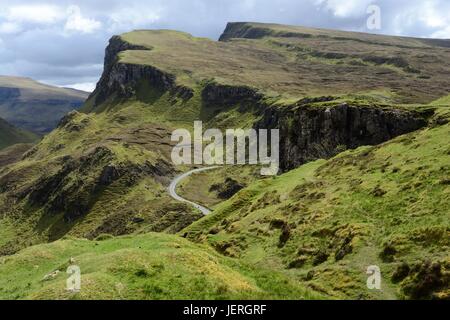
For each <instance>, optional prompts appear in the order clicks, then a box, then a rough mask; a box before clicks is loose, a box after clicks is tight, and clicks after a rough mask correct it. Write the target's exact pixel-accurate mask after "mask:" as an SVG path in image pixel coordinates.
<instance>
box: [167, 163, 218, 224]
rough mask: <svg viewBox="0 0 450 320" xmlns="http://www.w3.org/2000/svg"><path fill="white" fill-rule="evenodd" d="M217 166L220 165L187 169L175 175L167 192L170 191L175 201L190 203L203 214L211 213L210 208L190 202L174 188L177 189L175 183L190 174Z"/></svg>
mask: <svg viewBox="0 0 450 320" xmlns="http://www.w3.org/2000/svg"><path fill="white" fill-rule="evenodd" d="M217 168H220V167H219V166H215V167H207V168H199V169H194V170H191V171H189V172H186V173H183V174H182V175H179V176H178V177H176V178H175V179H173V180H172V182H171V183H170V186H169V193H170V196H171V197H172V198H174V199H175V200H177V201H181V202H185V203H189V204H190V205H191V206H193V207H194V208H196V209H198V210H200V211H201V212H202V213H203V214H204V215H205V216H206V215H208V214H210V213H211V210H209V209H208V208H206V207H204V206H202V205H200V204H198V203H195V202H192V201H189V200H187V199H184V198H182V197H180V196H179V195H178V194H177V192H176V190H177V185H178V184H179V183H180V182H181V181H182V180H183V179H184V178H187V177H189V176H190V175H191V174H194V173H198V172H203V171H207V170H212V169H217Z"/></svg>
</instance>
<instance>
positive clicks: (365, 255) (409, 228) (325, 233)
mask: <svg viewBox="0 0 450 320" xmlns="http://www.w3.org/2000/svg"><path fill="white" fill-rule="evenodd" d="M449 134H450V125H448V124H447V125H442V126H438V127H435V128H429V129H425V130H423V131H421V132H419V133H412V134H409V135H406V136H402V137H399V138H397V139H395V140H393V141H391V142H388V143H385V144H383V145H380V146H376V147H362V148H359V149H358V150H355V151H348V152H345V153H343V154H341V155H339V156H337V157H336V158H334V159H331V160H329V161H324V160H319V161H317V162H313V163H310V164H307V165H305V166H303V167H301V168H299V169H296V170H293V171H291V172H289V173H286V174H284V175H282V176H280V177H276V178H274V179H273V180H264V181H261V182H257V183H254V184H252V185H250V186H249V187H248V188H247V189H244V190H243V191H241V192H240V193H238V194H237V195H236V196H235V197H233V198H232V199H230V200H228V201H226V202H224V203H222V204H220V205H219V206H217V208H216V210H215V211H214V213H213V214H212V215H210V216H208V217H206V218H203V219H202V220H200V221H198V222H196V223H194V224H193V225H191V226H189V227H188V228H187V229H186V230H184V231H183V233H184V234H188V236H189V237H190V238H192V239H196V240H201V241H205V242H207V243H209V244H211V245H212V246H213V247H215V248H216V249H218V250H219V251H222V252H223V253H224V254H225V255H230V256H235V257H240V259H241V261H246V262H249V263H252V264H253V265H256V266H264V265H271V266H272V267H273V268H274V269H275V270H284V272H285V273H286V274H289V275H290V276H291V277H293V278H294V279H299V280H303V281H305V283H307V284H308V285H309V286H310V287H311V288H314V289H316V290H319V291H320V292H323V293H326V294H327V295H330V296H335V297H341V298H344V297H347V298H348V297H351V298H358V297H365V298H367V297H370V298H395V297H402V296H409V297H410V296H411V295H413V293H411V292H414V290H413V291H411V290H412V289H411V287H413V288H414V285H416V286H419V285H418V284H417V283H415V282H414V281H413V280H412V279H409V278H408V279H406V280H405V281H404V282H403V283H401V284H398V283H397V284H394V283H392V281H391V276H392V274H393V272H394V271H395V270H396V268H397V267H398V266H399V265H401V262H406V263H407V264H408V265H409V266H413V265H414V264H415V263H420V262H422V261H426V260H431V261H433V262H436V261H440V262H441V264H442V266H443V268H446V270H447V273H448V272H449V263H450V255H449V253H450V252H449V246H450V242H449V239H450V204H449V202H448V199H449V196H450V188H449V179H450V162H449V154H450V149H449V145H448V140H446V139H444V138H443V137H448V136H449ZM277 225H278V227H276V226H277ZM280 225H285V226H286V228H285V229H283V228H282V230H283V231H280ZM283 237H285V238H284V240H281V239H283ZM342 253H344V257H343V258H342V257H340V258H337V257H338V256H339V255H340V254H342ZM323 260H324V261H323ZM369 265H379V266H380V267H381V270H382V275H383V290H382V291H381V292H379V293H374V292H370V291H368V290H367V289H365V279H366V278H367V276H366V274H365V271H366V268H367V267H368V266H369ZM445 266H446V267H445ZM422 277H423V276H422ZM415 280H417V279H415ZM448 280H449V279H448V275H447V278H446V281H447V283H446V284H445V285H444V289H442V288H441V289H436V288H435V292H439V291H440V290H443V291H441V293H440V295H441V296H442V297H443V296H447V297H448V295H449V291H448V288H449V287H448V286H449V283H448ZM411 281H412V282H413V286H411V285H410V283H411ZM408 284H409V285H410V286H409V287H408ZM408 288H409V289H408ZM445 288H446V289H447V291H446V292H445ZM402 290H403V291H402ZM408 290H409V291H408ZM431 291H433V290H430V291H428V292H427V291H426V290H425V293H423V292H422V294H423V296H422V297H429V296H428V294H430V292H431ZM436 294H438V293H436Z"/></svg>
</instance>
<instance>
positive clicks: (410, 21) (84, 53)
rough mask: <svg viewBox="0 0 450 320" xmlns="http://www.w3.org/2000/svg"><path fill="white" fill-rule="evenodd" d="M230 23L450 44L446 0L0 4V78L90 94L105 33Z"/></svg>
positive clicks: (47, 0) (2, 0)
mask: <svg viewBox="0 0 450 320" xmlns="http://www.w3.org/2000/svg"><path fill="white" fill-rule="evenodd" d="M373 5H376V6H377V7H378V8H379V10H380V11H379V12H380V18H381V19H380V20H379V21H380V25H379V26H380V28H379V29H376V30H373V29H368V25H367V20H368V19H369V18H370V17H371V16H372V14H373V13H374V12H373V11H371V10H372V9H370V8H373ZM232 21H233V22H234V21H254V22H272V23H282V24H292V25H301V26H309V27H320V28H331V29H341V30H352V31H362V32H372V33H381V34H389V35H403V36H415V37H431V38H446V39H450V0H395V1H394V0H127V1H123V0H95V1H93V0H0V74H1V75H15V76H25V77H31V78H33V79H36V80H38V81H41V82H44V83H48V84H52V85H58V86H66V87H71V88H77V89H81V90H86V91H92V90H93V89H94V87H95V84H96V82H97V81H98V79H99V77H100V75H101V72H102V70H103V58H104V52H105V47H106V46H107V44H108V40H109V38H111V36H113V35H115V34H121V33H124V32H127V31H131V30H134V29H175V30H181V31H185V32H189V33H191V34H193V35H195V36H202V37H208V38H211V39H217V38H218V37H219V36H220V34H221V33H222V31H223V30H224V29H225V26H226V23H227V22H232Z"/></svg>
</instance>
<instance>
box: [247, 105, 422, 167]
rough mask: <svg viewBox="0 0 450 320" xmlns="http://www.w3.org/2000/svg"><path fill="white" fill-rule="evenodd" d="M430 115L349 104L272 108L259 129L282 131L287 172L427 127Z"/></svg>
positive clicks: (263, 118)
mask: <svg viewBox="0 0 450 320" xmlns="http://www.w3.org/2000/svg"><path fill="white" fill-rule="evenodd" d="M426 116H427V115H426V114H419V113H417V112H410V111H405V110H400V109H392V108H381V107H375V106H356V105H349V104H346V103H343V104H336V105H335V106H331V107H317V106H309V105H301V106H298V107H296V108H278V107H268V108H265V110H264V111H263V116H262V118H261V120H260V121H258V123H257V124H256V125H255V127H256V128H267V129H280V137H281V141H280V161H281V168H282V170H284V171H287V170H290V169H294V168H296V167H298V166H300V165H302V164H304V163H306V162H309V161H313V160H316V159H321V158H325V159H326V158H330V157H333V156H335V155H336V154H338V153H339V152H342V151H345V149H354V148H357V147H359V146H363V145H376V144H379V143H382V142H385V141H387V140H390V139H392V138H394V137H397V136H399V135H402V134H405V133H408V132H411V131H415V130H418V129H420V128H422V127H424V126H426V125H427V120H426Z"/></svg>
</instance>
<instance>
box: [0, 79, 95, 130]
mask: <svg viewBox="0 0 450 320" xmlns="http://www.w3.org/2000/svg"><path fill="white" fill-rule="evenodd" d="M88 95H89V94H88V93H87V92H84V91H79V90H74V89H68V88H59V87H53V86H49V85H46V84H42V83H39V82H36V81H34V80H32V79H29V78H20V77H9V76H0V117H2V118H4V119H5V120H7V121H8V122H10V123H11V124H13V125H15V126H16V127H19V128H22V129H26V130H29V131H33V132H35V133H39V134H44V133H48V132H50V131H51V130H52V129H54V128H55V127H56V124H57V123H58V121H59V120H60V119H61V118H62V117H63V116H64V115H65V114H66V113H68V112H70V111H72V110H74V109H78V108H79V107H80V106H81V105H82V104H83V102H84V101H85V100H86V98H87V97H88Z"/></svg>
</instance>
